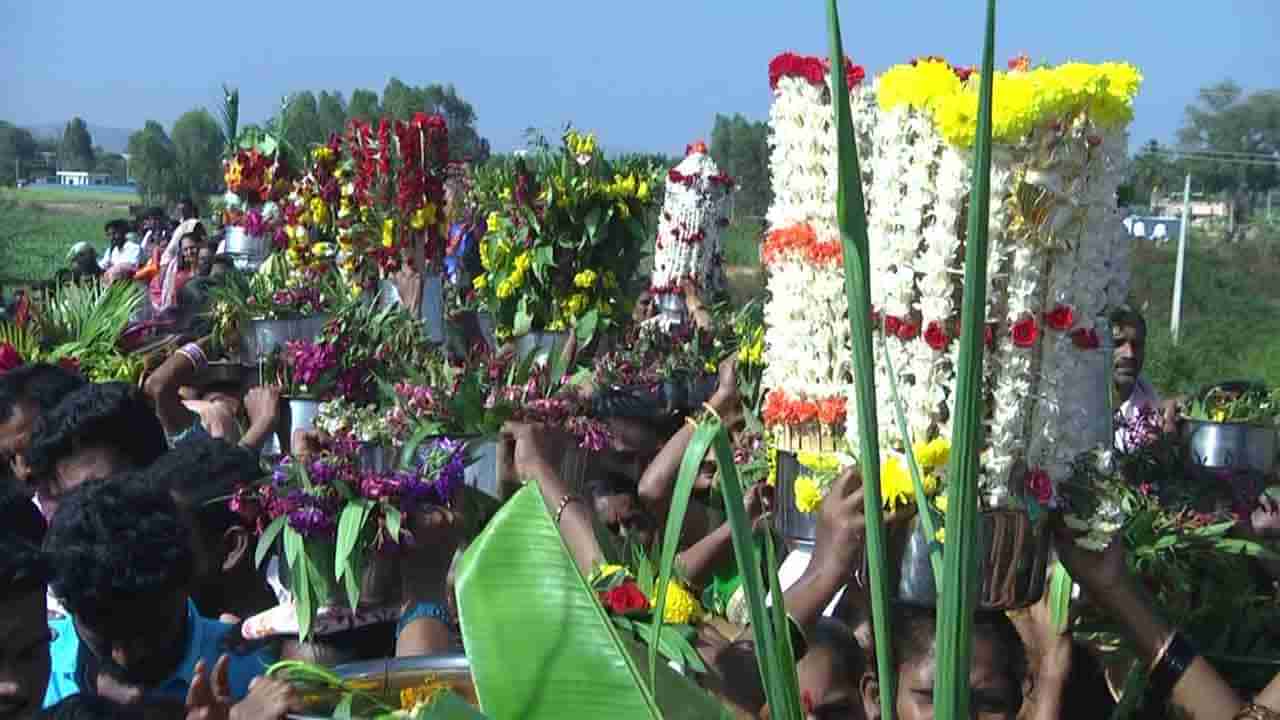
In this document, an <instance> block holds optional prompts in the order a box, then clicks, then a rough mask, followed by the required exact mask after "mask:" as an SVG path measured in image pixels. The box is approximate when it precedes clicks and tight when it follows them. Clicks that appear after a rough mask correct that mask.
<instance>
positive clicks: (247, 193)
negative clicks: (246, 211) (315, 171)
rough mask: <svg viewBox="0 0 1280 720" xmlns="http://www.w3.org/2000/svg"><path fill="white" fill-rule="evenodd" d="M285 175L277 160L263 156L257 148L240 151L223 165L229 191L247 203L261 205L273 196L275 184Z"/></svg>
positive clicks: (224, 178)
mask: <svg viewBox="0 0 1280 720" xmlns="http://www.w3.org/2000/svg"><path fill="white" fill-rule="evenodd" d="M282 174H283V173H282V172H281V168H280V166H279V161H278V159H277V158H275V157H272V156H270V155H263V154H262V153H260V152H258V149H257V148H252V149H249V150H240V151H238V152H237V153H236V155H235V157H233V158H232V159H231V160H229V161H226V162H224V163H223V180H224V181H226V183H227V190H228V191H229V192H233V193H235V194H236V195H239V196H240V197H241V198H242V199H243V200H244V201H245V202H247V203H261V202H266V201H268V200H270V199H271V198H272V196H273V193H272V190H273V188H274V183H275V181H276V180H277V179H279V178H280V176H281V175H282Z"/></svg>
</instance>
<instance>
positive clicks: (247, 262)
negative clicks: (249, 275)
mask: <svg viewBox="0 0 1280 720" xmlns="http://www.w3.org/2000/svg"><path fill="white" fill-rule="evenodd" d="M222 252H224V253H226V254H227V255H230V256H231V257H232V258H233V259H234V261H235V265H236V268H238V269H240V270H243V271H245V272H257V270H258V268H259V267H261V266H262V263H264V262H266V260H267V256H269V255H270V254H271V241H270V240H269V239H268V238H266V237H264V236H262V235H250V234H249V233H248V232H247V231H245V229H244V228H243V227H240V226H239V225H233V226H231V227H228V228H227V229H226V235H225V236H224V237H223V240H222Z"/></svg>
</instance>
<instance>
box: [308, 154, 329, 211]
mask: <svg viewBox="0 0 1280 720" xmlns="http://www.w3.org/2000/svg"><path fill="white" fill-rule="evenodd" d="M326 149H327V148H326ZM311 221H312V222H314V223H315V224H316V225H327V224H328V223H329V206H328V205H326V204H325V202H324V200H321V199H320V198H318V197H317V198H311Z"/></svg>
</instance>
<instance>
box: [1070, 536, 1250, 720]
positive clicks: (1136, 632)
mask: <svg viewBox="0 0 1280 720" xmlns="http://www.w3.org/2000/svg"><path fill="white" fill-rule="evenodd" d="M1055 544H1056V546H1057V548H1058V557H1059V559H1060V560H1061V561H1062V564H1063V565H1065V566H1066V568H1067V571H1068V572H1070V573H1071V577H1072V578H1073V579H1074V580H1075V581H1076V582H1078V583H1079V584H1080V586H1081V587H1082V588H1083V589H1084V591H1085V593H1086V595H1087V597H1088V598H1089V599H1090V600H1091V601H1093V602H1094V603H1096V604H1097V605H1098V606H1099V607H1100V608H1101V609H1102V610H1103V611H1104V612H1106V613H1107V614H1108V615H1110V616H1111V618H1112V619H1113V620H1116V621H1118V622H1119V623H1120V625H1121V627H1123V628H1124V632H1125V634H1126V636H1128V638H1129V640H1130V642H1131V643H1133V646H1134V649H1135V650H1136V651H1137V655H1138V659H1139V661H1140V662H1143V663H1145V664H1146V666H1147V667H1148V668H1152V682H1153V683H1156V682H1161V681H1164V682H1168V681H1172V687H1171V688H1170V689H1169V694H1168V695H1167V697H1165V698H1163V699H1164V700H1167V702H1168V703H1169V704H1170V705H1174V706H1176V707H1178V708H1180V709H1181V710H1183V711H1185V712H1186V713H1188V714H1189V715H1190V716H1191V717H1192V718H1195V720H1230V719H1231V718H1234V717H1235V716H1236V713H1237V712H1238V711H1240V709H1241V707H1242V705H1243V702H1242V701H1241V700H1240V697H1239V696H1238V695H1236V693H1235V691H1234V690H1232V689H1231V686H1230V685H1228V684H1227V683H1226V681H1224V680H1223V679H1222V676H1221V675H1219V674H1218V672H1217V671H1216V670H1214V668H1213V666H1212V665H1210V664H1209V663H1208V661H1206V660H1205V659H1204V658H1203V657H1200V656H1199V655H1196V654H1194V653H1192V652H1190V651H1189V650H1188V649H1187V648H1188V646H1187V645H1186V644H1185V642H1184V641H1183V640H1182V639H1181V635H1180V634H1179V633H1177V632H1176V631H1175V629H1174V628H1171V627H1170V626H1169V625H1168V624H1167V623H1165V621H1164V620H1162V619H1161V618H1160V616H1159V615H1158V614H1157V613H1156V611H1155V609H1154V608H1153V607H1152V603H1151V601H1150V599H1149V598H1148V597H1147V596H1146V594H1145V593H1144V592H1143V591H1142V589H1141V588H1140V587H1139V586H1138V584H1137V583H1136V582H1134V579H1133V577H1132V576H1131V575H1130V574H1129V569H1128V564H1127V562H1126V558H1125V554H1126V549H1125V547H1124V541H1123V539H1120V538H1117V539H1115V540H1113V541H1112V543H1111V545H1110V546H1109V547H1108V548H1107V549H1106V550H1105V551H1104V552H1103V553H1101V554H1099V553H1095V552H1090V551H1088V550H1085V549H1084V548H1081V547H1080V546H1079V545H1077V544H1076V543H1075V540H1074V538H1072V537H1070V535H1069V533H1067V532H1065V530H1064V529H1060V530H1059V534H1058V538H1057V542H1056V543H1055ZM1183 667H1185V670H1183V669H1182V668H1183Z"/></svg>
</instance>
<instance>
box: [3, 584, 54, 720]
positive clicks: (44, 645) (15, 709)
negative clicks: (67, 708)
mask: <svg viewBox="0 0 1280 720" xmlns="http://www.w3.org/2000/svg"><path fill="white" fill-rule="evenodd" d="M50 639H51V637H50V635H49V625H48V623H47V622H46V616H45V598H44V592H43V591H42V589H36V590H33V591H31V592H26V593H22V594H20V595H18V596H17V597H14V598H11V599H9V600H6V601H4V602H3V603H0V720H11V719H12V720H20V719H25V718H32V717H35V716H36V715H37V714H38V713H39V712H40V705H41V703H43V702H44V691H45V686H46V685H48V684H49V641H50Z"/></svg>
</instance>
